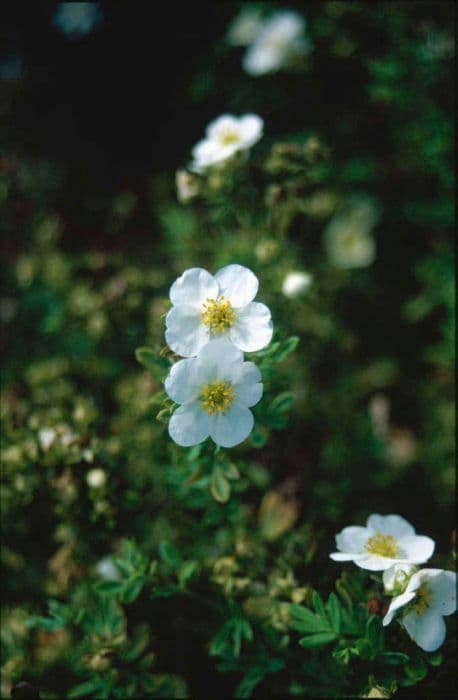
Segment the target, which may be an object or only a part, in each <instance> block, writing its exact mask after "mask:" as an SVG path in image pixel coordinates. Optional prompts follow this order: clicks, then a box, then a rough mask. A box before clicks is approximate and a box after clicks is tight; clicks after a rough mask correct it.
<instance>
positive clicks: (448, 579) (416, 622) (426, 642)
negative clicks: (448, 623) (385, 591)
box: [383, 569, 456, 651]
mask: <svg viewBox="0 0 458 700" xmlns="http://www.w3.org/2000/svg"><path fill="white" fill-rule="evenodd" d="M404 606H408V607H406V609H405V611H404V614H403V615H402V617H401V620H400V621H401V624H402V625H403V627H405V629H406V630H407V633H408V635H409V636H410V637H411V638H412V639H413V641H414V642H416V643H417V644H418V646H419V647H421V648H422V649H423V650H424V651H436V649H438V648H439V647H440V646H441V644H442V643H443V642H444V639H445V633H446V627H445V622H444V617H443V616H444V615H451V614H452V613H454V612H455V610H456V573H455V572H454V571H443V570H442V569H421V570H420V571H417V573H415V574H413V575H412V577H411V579H410V580H409V582H408V584H407V587H406V589H405V591H404V592H403V593H401V595H398V596H396V597H395V598H393V600H392V601H391V605H390V607H389V608H388V612H387V613H386V615H385V617H384V618H383V624H384V625H385V626H386V625H389V624H390V622H391V620H392V619H393V617H394V615H395V613H396V612H397V611H398V610H400V609H401V608H403V607H404Z"/></svg>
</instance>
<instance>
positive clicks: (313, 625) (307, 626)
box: [290, 605, 332, 632]
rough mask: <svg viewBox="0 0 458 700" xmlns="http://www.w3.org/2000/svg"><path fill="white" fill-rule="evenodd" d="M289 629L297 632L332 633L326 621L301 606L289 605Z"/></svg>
mask: <svg viewBox="0 0 458 700" xmlns="http://www.w3.org/2000/svg"><path fill="white" fill-rule="evenodd" d="M290 611H291V615H292V618H293V620H292V623H291V625H290V626H291V628H292V629H294V630H296V631H297V632H332V630H331V628H330V627H329V624H328V622H327V620H326V619H323V618H322V617H321V616H320V615H316V614H315V613H313V612H312V611H311V610H308V609H307V608H304V607H302V606H301V605H291V606H290Z"/></svg>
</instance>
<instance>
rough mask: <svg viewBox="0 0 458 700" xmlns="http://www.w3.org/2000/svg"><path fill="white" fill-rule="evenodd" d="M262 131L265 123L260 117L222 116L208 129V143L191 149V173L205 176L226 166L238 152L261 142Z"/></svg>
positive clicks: (203, 141)
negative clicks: (221, 166) (213, 168)
mask: <svg viewBox="0 0 458 700" xmlns="http://www.w3.org/2000/svg"><path fill="white" fill-rule="evenodd" d="M263 127H264V122H263V120H262V119H261V117H258V115H257V114H245V115H244V116H243V117H234V116H232V115H231V114H223V115H221V116H220V117H218V119H215V120H214V121H212V122H211V123H210V124H209V125H208V126H207V130H206V136H205V139H203V140H202V141H199V142H198V143H197V144H196V145H195V146H194V148H193V149H192V156H193V159H194V160H193V163H192V165H191V170H195V171H196V172H202V171H203V170H205V169H206V168H209V167H210V166H212V165H218V164H220V163H223V162H224V161H226V160H227V159H228V158H231V157H232V156H233V155H235V154H236V153H237V152H238V151H246V150H247V149H248V148H251V146H253V145H254V144H255V143H257V142H258V141H259V139H260V138H261V136H262V130H263Z"/></svg>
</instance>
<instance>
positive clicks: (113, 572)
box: [95, 557, 121, 581]
mask: <svg viewBox="0 0 458 700" xmlns="http://www.w3.org/2000/svg"><path fill="white" fill-rule="evenodd" d="M95 570H96V571H97V573H98V574H99V576H101V578H105V579H110V580H112V581H119V579H120V578H121V573H120V571H119V569H118V567H117V566H116V565H115V564H114V562H113V560H112V559H111V557H104V559H101V560H100V561H99V562H97V564H96V567H95Z"/></svg>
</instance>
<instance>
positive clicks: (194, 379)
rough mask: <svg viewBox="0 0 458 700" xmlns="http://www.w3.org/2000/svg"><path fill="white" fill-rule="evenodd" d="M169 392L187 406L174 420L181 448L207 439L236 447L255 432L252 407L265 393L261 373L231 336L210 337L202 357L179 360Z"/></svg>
mask: <svg viewBox="0 0 458 700" xmlns="http://www.w3.org/2000/svg"><path fill="white" fill-rule="evenodd" d="M165 390H166V392H167V394H168V395H169V396H170V398H171V399H172V400H173V401H175V402H176V403H179V404H182V405H181V406H180V407H179V408H177V409H176V411H175V412H174V413H173V415H172V417H171V418H170V421H169V434H170V437H171V438H172V440H174V441H175V442H176V443H177V444H178V445H181V446H182V447H190V446H191V445H197V444H198V443H200V442H202V441H203V440H205V439H206V438H207V437H209V436H210V437H211V439H212V440H213V441H214V442H215V443H216V444H217V445H221V447H234V446H235V445H238V444H239V443H240V442H243V440H245V438H247V437H248V435H249V434H250V433H251V431H252V429H253V424H254V418H253V414H252V412H251V411H250V406H254V405H255V404H257V403H258V401H259V400H260V399H261V396H262V391H263V387H262V383H261V373H260V371H259V369H258V368H257V367H256V365H255V364H254V363H253V362H244V361H243V353H242V352H241V351H240V350H238V349H237V348H236V347H235V346H234V345H233V344H232V343H228V342H227V341H226V340H211V341H210V342H209V343H207V344H206V345H205V346H204V347H203V348H202V350H201V351H200V353H199V354H198V355H197V357H194V358H192V359H187V360H179V361H178V362H177V363H175V364H174V365H173V367H172V369H171V370H170V374H169V375H168V377H167V379H166V380H165Z"/></svg>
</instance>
